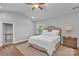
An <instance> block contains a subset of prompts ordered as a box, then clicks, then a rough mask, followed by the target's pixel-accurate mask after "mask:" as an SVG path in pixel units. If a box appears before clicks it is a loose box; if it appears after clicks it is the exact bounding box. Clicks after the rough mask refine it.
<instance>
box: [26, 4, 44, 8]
mask: <svg viewBox="0 0 79 59" xmlns="http://www.w3.org/2000/svg"><path fill="white" fill-rule="evenodd" d="M25 4H28V5H31V6H32V10H35V9H40V10H43V5H44V4H45V3H25Z"/></svg>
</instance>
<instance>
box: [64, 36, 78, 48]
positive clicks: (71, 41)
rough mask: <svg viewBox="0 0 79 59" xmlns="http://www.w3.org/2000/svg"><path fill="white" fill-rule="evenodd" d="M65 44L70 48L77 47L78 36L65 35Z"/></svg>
mask: <svg viewBox="0 0 79 59" xmlns="http://www.w3.org/2000/svg"><path fill="white" fill-rule="evenodd" d="M63 45H64V46H67V47H70V48H74V49H76V48H77V38H76V37H65V36H64V37H63Z"/></svg>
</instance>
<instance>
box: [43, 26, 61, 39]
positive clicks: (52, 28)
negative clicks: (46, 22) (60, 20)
mask: <svg viewBox="0 0 79 59" xmlns="http://www.w3.org/2000/svg"><path fill="white" fill-rule="evenodd" d="M44 29H45V30H48V31H50V32H51V31H52V30H59V36H60V41H62V35H61V34H62V30H61V28H58V27H55V26H47V27H46V28H44Z"/></svg>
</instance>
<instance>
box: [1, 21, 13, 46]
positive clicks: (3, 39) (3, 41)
mask: <svg viewBox="0 0 79 59" xmlns="http://www.w3.org/2000/svg"><path fill="white" fill-rule="evenodd" d="M4 24H12V33H13V35H12V44H11V45H13V41H14V24H13V23H6V22H4V23H2V46H5V45H8V44H4V43H5V37H4Z"/></svg>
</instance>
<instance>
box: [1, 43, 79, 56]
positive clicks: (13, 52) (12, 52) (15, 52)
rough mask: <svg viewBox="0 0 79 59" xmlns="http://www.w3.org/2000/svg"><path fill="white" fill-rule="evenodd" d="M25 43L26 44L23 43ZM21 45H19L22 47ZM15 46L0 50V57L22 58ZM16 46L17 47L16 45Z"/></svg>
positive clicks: (76, 53) (78, 54)
mask: <svg viewBox="0 0 79 59" xmlns="http://www.w3.org/2000/svg"><path fill="white" fill-rule="evenodd" d="M24 43H27V42H24ZM24 43H21V44H19V45H22V44H24ZM15 46H16V45H14V46H12V45H8V46H4V47H2V48H0V56H24V55H23V54H22V53H21V52H20V51H19V50H18V49H17V48H16V47H15ZM17 46H18V45H17ZM74 53H75V56H79V48H78V49H75V51H74Z"/></svg>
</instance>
